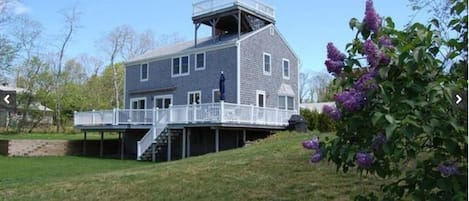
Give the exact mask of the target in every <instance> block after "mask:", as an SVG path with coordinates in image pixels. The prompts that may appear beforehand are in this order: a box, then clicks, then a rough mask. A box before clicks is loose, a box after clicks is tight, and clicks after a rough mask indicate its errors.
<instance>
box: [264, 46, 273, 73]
mask: <svg viewBox="0 0 469 201" xmlns="http://www.w3.org/2000/svg"><path fill="white" fill-rule="evenodd" d="M265 55H268V56H269V65H270V66H269V70H270V71H269V72H267V71H265V59H264V58H265ZM262 72H263V73H264V75H272V55H271V54H269V53H267V52H264V53H262Z"/></svg>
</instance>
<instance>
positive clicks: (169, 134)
mask: <svg viewBox="0 0 469 201" xmlns="http://www.w3.org/2000/svg"><path fill="white" fill-rule="evenodd" d="M167 160H168V161H171V130H168V157H167Z"/></svg>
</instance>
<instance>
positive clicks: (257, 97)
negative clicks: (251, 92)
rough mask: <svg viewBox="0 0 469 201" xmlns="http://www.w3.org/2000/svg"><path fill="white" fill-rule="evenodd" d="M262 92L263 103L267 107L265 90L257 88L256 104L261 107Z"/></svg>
mask: <svg viewBox="0 0 469 201" xmlns="http://www.w3.org/2000/svg"><path fill="white" fill-rule="evenodd" d="M260 94H262V95H264V100H263V105H264V107H266V105H265V103H266V99H267V96H266V95H265V91H262V90H256V106H257V107H259V95H260Z"/></svg>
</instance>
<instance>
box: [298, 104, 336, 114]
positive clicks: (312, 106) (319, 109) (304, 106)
mask: <svg viewBox="0 0 469 201" xmlns="http://www.w3.org/2000/svg"><path fill="white" fill-rule="evenodd" d="M325 105H329V106H331V107H335V102H322V103H301V104H300V108H301V109H308V110H311V111H314V110H315V111H317V112H319V113H322V108H323V107H324V106H325Z"/></svg>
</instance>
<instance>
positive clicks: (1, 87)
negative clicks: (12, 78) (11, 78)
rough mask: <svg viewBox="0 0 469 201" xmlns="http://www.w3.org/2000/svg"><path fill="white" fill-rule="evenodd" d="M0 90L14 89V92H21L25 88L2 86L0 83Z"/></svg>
mask: <svg viewBox="0 0 469 201" xmlns="http://www.w3.org/2000/svg"><path fill="white" fill-rule="evenodd" d="M0 91H15V92H16V93H23V92H25V91H26V89H23V88H19V87H12V86H8V85H7V86H4V85H0Z"/></svg>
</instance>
